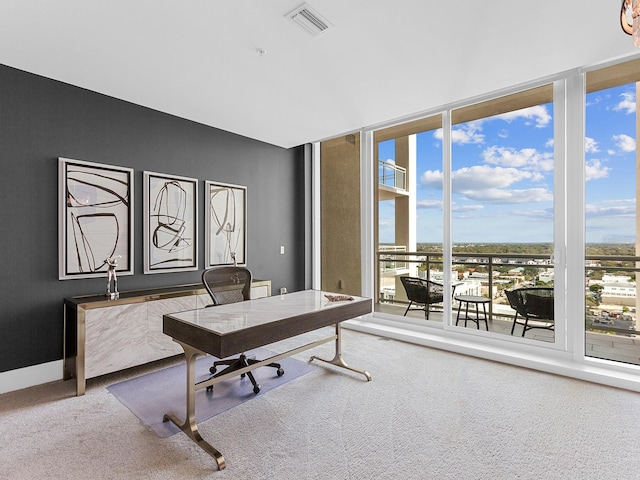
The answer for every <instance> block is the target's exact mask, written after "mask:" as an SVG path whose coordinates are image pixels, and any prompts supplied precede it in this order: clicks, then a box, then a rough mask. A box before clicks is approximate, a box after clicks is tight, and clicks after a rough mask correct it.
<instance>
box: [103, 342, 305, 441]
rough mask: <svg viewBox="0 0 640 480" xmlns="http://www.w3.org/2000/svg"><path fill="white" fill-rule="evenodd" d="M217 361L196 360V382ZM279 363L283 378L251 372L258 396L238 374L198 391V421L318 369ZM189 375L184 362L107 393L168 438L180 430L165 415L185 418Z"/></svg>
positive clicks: (263, 353)
mask: <svg viewBox="0 0 640 480" xmlns="http://www.w3.org/2000/svg"><path fill="white" fill-rule="evenodd" d="M274 355H275V354H274V353H273V352H270V351H269V350H266V349H262V348H260V349H256V350H252V351H251V352H247V356H255V358H257V359H266V358H269V357H272V356H274ZM215 360H217V358H216V357H211V356H206V357H199V358H198V359H197V360H196V382H198V381H201V380H206V379H208V378H210V377H211V374H210V373H209V367H211V365H212V364H213V362H214V361H215ZM279 363H280V365H281V366H282V368H283V370H284V375H283V376H281V377H278V376H277V373H276V369H275V368H272V367H261V368H257V369H256V370H253V371H252V373H253V375H254V377H255V379H256V381H257V382H258V384H259V385H260V393H258V394H257V395H256V394H255V393H253V386H252V385H251V381H250V380H249V378H248V377H244V378H241V377H240V376H239V375H238V376H237V377H232V378H229V379H227V380H224V381H222V382H220V383H217V384H215V385H214V386H213V392H207V391H205V389H201V390H198V391H196V421H197V422H198V423H201V422H204V421H206V420H208V419H210V418H211V417H213V416H215V415H218V414H220V413H222V412H224V411H227V410H229V409H230V408H233V407H235V406H237V405H240V404H242V403H244V402H246V401H248V400H251V399H252V398H255V397H257V396H260V395H264V394H266V393H267V392H269V390H272V389H274V388H277V387H280V386H282V385H284V384H285V383H287V382H290V381H291V380H294V379H296V378H298V377H300V376H302V375H305V374H306V373H309V372H310V371H312V370H313V369H314V368H315V367H314V366H313V365H311V364H309V363H306V362H302V361H300V360H296V359H293V358H284V359H282V360H281V361H280V362H279ZM223 368H224V367H223ZM186 375H187V368H186V363H183V364H181V365H175V366H173V367H169V368H165V369H163V370H159V371H157V372H152V373H148V374H146V375H142V376H140V377H135V378H132V379H129V380H125V381H123V382H120V383H116V384H114V385H111V386H109V387H107V390H108V391H109V392H110V393H111V394H112V395H113V396H114V397H116V398H117V399H118V400H119V401H120V402H122V404H123V405H125V406H126V407H127V408H128V409H129V410H131V412H133V413H134V414H135V415H136V416H137V417H138V418H139V419H140V420H141V421H142V422H143V423H144V424H145V425H147V426H148V427H149V428H151V430H153V431H154V432H155V433H156V434H157V435H158V436H159V437H161V438H167V437H170V436H171V435H174V434H176V433H178V432H179V431H180V429H179V428H178V427H177V426H175V425H174V424H173V423H172V422H163V421H162V417H163V416H164V414H165V413H168V412H171V413H174V414H176V415H177V416H178V418H180V419H184V418H185V413H186Z"/></svg>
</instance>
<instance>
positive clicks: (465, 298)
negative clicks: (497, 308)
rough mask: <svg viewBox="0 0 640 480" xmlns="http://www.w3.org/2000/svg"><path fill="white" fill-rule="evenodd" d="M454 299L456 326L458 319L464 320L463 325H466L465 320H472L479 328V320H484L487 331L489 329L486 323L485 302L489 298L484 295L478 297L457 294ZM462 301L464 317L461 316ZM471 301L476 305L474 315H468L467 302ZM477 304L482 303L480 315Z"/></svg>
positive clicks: (487, 301)
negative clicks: (455, 303) (456, 308)
mask: <svg viewBox="0 0 640 480" xmlns="http://www.w3.org/2000/svg"><path fill="white" fill-rule="evenodd" d="M455 300H457V301H458V316H457V317H456V326H458V322H460V320H464V326H465V327H466V326H467V321H469V320H470V321H472V322H474V323H475V324H476V327H478V330H480V322H482V321H483V322H484V325H485V327H486V328H487V332H488V331H489V324H488V323H487V307H486V305H487V303H489V302H490V301H491V300H490V299H488V298H486V297H479V296H476V295H458V296H456V297H455ZM463 303H464V305H465V309H464V317H461V316H460V315H461V313H462V304H463ZM470 303H472V304H474V305H475V306H476V314H475V317H470V316H469V304H470ZM478 305H482V316H480V311H479V309H478Z"/></svg>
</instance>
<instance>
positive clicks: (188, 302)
mask: <svg viewBox="0 0 640 480" xmlns="http://www.w3.org/2000/svg"><path fill="white" fill-rule="evenodd" d="M269 296H271V281H269V280H254V281H253V282H252V284H251V298H261V297H269ZM210 304H211V297H209V294H208V293H207V291H206V290H205V288H204V287H203V286H202V284H193V285H180V286H175V287H165V288H155V289H149V290H138V291H131V292H120V297H119V298H118V299H116V300H107V298H106V296H105V295H87V296H80V297H71V298H65V299H64V367H63V368H64V372H63V377H64V379H65V380H68V379H71V378H75V380H76V394H77V395H84V392H85V387H86V379H88V378H93V377H97V376H99V375H104V374H107V373H112V372H116V371H118V370H123V369H125V368H130V367H135V366H136V365H142V364H144V363H147V362H152V361H154V360H159V359H161V358H166V357H170V356H172V355H177V354H180V353H182V349H181V348H180V346H179V345H178V344H177V343H175V342H174V341H172V339H171V338H170V337H168V336H167V335H165V334H164V333H162V316H163V315H164V314H167V313H175V312H181V311H185V310H193V309H196V308H203V307H205V306H207V305H210Z"/></svg>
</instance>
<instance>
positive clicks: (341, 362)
mask: <svg viewBox="0 0 640 480" xmlns="http://www.w3.org/2000/svg"><path fill="white" fill-rule="evenodd" d="M340 330H341V327H340V324H339V323H336V335H335V337H336V354H335V356H334V357H333V359H332V360H325V359H324V358H320V357H316V356H315V355H314V356H312V357H311V358H310V359H309V361H310V362H312V361H314V360H320V361H322V362H326V363H330V364H332V365H336V366H338V367H342V368H346V369H347V370H351V371H352V372H356V373H360V374H361V375H364V376H365V377H366V379H367V381H369V382H370V381H371V375H369V372H366V371H365V370H359V369H357V368H353V367H350V366H349V365H347V363H346V362H345V361H344V359H343V358H342V340H341V338H340Z"/></svg>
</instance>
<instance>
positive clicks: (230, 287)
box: [202, 266, 284, 393]
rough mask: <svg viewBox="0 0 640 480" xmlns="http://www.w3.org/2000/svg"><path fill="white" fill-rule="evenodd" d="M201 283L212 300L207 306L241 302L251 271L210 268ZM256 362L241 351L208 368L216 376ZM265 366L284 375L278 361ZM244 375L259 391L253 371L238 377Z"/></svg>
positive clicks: (247, 295)
mask: <svg viewBox="0 0 640 480" xmlns="http://www.w3.org/2000/svg"><path fill="white" fill-rule="evenodd" d="M202 283H203V284H204V287H205V288H206V289H207V292H209V295H210V296H211V299H212V300H213V305H209V307H215V306H217V305H224V304H229V303H236V302H242V301H245V300H249V299H250V296H251V271H250V270H249V269H247V268H244V267H236V266H229V267H216V268H210V269H208V270H205V271H204V272H203V273H202ZM258 362H260V360H256V359H255V358H250V357H247V356H246V355H245V354H244V353H243V354H241V355H240V356H239V357H237V358H228V359H224V360H216V361H215V362H213V365H212V366H211V368H209V371H210V372H211V374H212V375H213V376H214V377H218V376H220V375H224V374H226V373H230V372H233V371H234V370H239V369H241V368H244V367H247V366H249V365H253V364H255V363H258ZM221 366H225V367H226V368H224V369H223V370H221V371H220V372H218V367H221ZM265 366H267V367H272V368H275V369H276V374H277V375H278V376H279V377H281V376H282V375H284V370H283V369H282V367H281V366H280V364H279V363H269V364H268V365H265ZM245 375H246V376H247V377H249V380H250V381H251V384H252V385H253V393H258V392H260V385H258V383H257V382H256V379H255V377H254V376H253V373H251V372H247V373H246V374H245V373H243V374H241V375H240V377H244V376H245ZM211 390H213V386H212V385H210V386H208V387H207V391H211Z"/></svg>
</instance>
